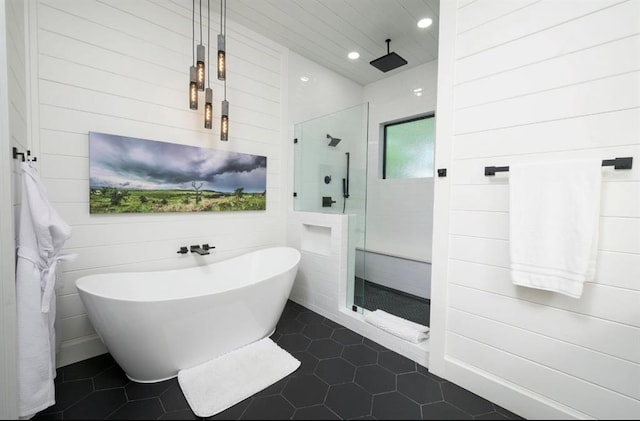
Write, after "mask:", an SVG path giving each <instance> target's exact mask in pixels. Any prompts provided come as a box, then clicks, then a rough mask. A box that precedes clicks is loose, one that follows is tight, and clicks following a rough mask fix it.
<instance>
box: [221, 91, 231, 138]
mask: <svg viewBox="0 0 640 421" xmlns="http://www.w3.org/2000/svg"><path fill="white" fill-rule="evenodd" d="M220 112H221V114H222V117H221V118H220V140H224V141H227V140H229V101H227V100H226V99H225V100H224V101H222V108H221V111H220Z"/></svg>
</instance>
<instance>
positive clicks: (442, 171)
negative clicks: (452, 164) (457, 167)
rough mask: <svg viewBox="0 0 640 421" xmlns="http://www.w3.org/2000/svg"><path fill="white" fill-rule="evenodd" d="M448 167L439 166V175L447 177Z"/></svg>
mask: <svg viewBox="0 0 640 421" xmlns="http://www.w3.org/2000/svg"><path fill="white" fill-rule="evenodd" d="M446 176H447V169H446V168H438V177H446Z"/></svg>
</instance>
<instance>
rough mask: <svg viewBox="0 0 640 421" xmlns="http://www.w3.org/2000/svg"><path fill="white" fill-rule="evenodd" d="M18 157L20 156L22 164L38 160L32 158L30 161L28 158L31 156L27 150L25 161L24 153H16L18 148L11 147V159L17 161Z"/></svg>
mask: <svg viewBox="0 0 640 421" xmlns="http://www.w3.org/2000/svg"><path fill="white" fill-rule="evenodd" d="M18 155H20V156H21V158H22V162H25V161H28V162H35V161H37V160H38V158H36V157H33V159H30V158H29V157H30V156H31V151H30V150H28V149H27V153H26V159H25V153H24V152H18V148H16V147H15V146H14V147H13V159H18Z"/></svg>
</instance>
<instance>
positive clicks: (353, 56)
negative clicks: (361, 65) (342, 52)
mask: <svg viewBox="0 0 640 421" xmlns="http://www.w3.org/2000/svg"><path fill="white" fill-rule="evenodd" d="M347 57H349V58H350V59H351V60H356V59H358V58H360V53H359V52H357V51H352V52H350V53H349V54H348V55H347Z"/></svg>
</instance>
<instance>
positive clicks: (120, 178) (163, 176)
mask: <svg viewBox="0 0 640 421" xmlns="http://www.w3.org/2000/svg"><path fill="white" fill-rule="evenodd" d="M266 186H267V157H266V156H260V155H250V154H244V153H238V152H226V151H219V150H214V149H209V148H201V147H196V146H188V145H179V144H175V143H168V142H160V141H155V140H146V139H139V138H134V137H128V136H118V135H112V134H106V133H98V132H89V189H90V191H89V212H90V213H92V214H99V213H140V212H145V213H147V212H217V211H259V210H265V209H266V200H267V197H266V196H267V187H266Z"/></svg>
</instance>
